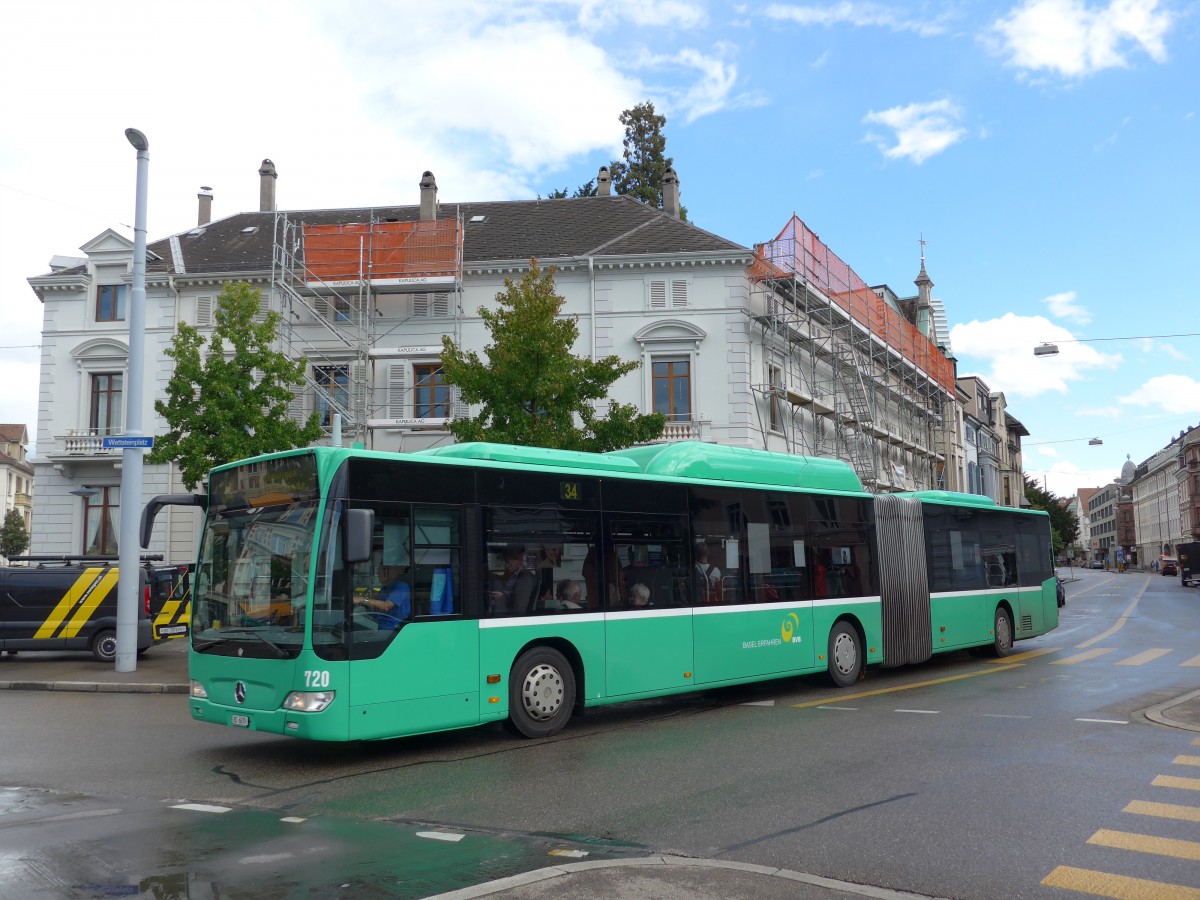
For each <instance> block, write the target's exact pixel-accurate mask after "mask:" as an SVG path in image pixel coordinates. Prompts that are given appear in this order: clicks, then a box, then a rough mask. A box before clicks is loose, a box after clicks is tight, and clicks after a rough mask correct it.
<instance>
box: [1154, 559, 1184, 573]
mask: <svg viewBox="0 0 1200 900" xmlns="http://www.w3.org/2000/svg"><path fill="white" fill-rule="evenodd" d="M1158 571H1159V573H1160V574H1162V575H1178V574H1179V560H1177V559H1175V558H1174V557H1172V556H1164V557H1163V558H1162V560H1161V561H1160V563H1159V567H1158Z"/></svg>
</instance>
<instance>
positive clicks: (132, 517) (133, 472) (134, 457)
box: [117, 128, 150, 672]
mask: <svg viewBox="0 0 1200 900" xmlns="http://www.w3.org/2000/svg"><path fill="white" fill-rule="evenodd" d="M125 137H126V138H128V139H129V143H131V144H132V145H133V146H134V148H135V149H136V150H137V194H136V205H135V208H134V215H133V288H132V290H131V291H130V297H129V374H128V376H127V381H126V384H125V435H126V437H141V434H142V382H143V380H144V376H143V370H144V358H145V350H146V187H147V182H148V174H149V170H150V142H149V141H148V140H146V136H145V135H144V134H142V133H141V132H140V131H138V130H137V129H135V128H126V129H125ZM141 509H142V448H141V447H125V448H124V449H123V450H122V451H121V519H120V543H119V546H118V548H117V549H118V557H119V558H118V565H119V567H120V571H121V576H120V580H119V581H118V582H117V671H118V672H133V671H135V670H136V669H137V625H138V606H137V605H138V601H139V600H140V599H141V598H140V597H139V596H138V594H139V593H140V590H139V588H140V587H141V578H140V577H139V575H140V573H139V571H138V570H139V563H140V560H139V555H140V553H139V550H138V519H139V518H140V513H141Z"/></svg>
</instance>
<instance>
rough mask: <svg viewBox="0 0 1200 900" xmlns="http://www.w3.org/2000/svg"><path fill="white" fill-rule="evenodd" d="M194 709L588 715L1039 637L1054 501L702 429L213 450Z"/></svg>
mask: <svg viewBox="0 0 1200 900" xmlns="http://www.w3.org/2000/svg"><path fill="white" fill-rule="evenodd" d="M168 504H183V505H199V506H203V507H204V508H205V510H206V520H205V527H204V534H203V537H202V540H201V545H200V554H199V560H198V563H197V565H196V569H195V575H194V580H193V585H192V621H191V634H190V637H189V640H190V644H191V646H190V659H189V666H190V678H191V697H190V706H191V714H192V717H193V718H194V719H197V720H199V721H203V722H212V723H215V724H218V725H225V726H233V727H239V728H247V729H252V730H256V731H264V732H270V733H275V734H283V735H294V736H296V737H302V738H309V739H313V740H324V741H348V740H364V739H380V738H391V737H397V736H401V735H413V734H421V733H427V732H433V731H440V730H444V729H451V728H463V727H467V726H471V725H478V724H480V723H484V722H491V721H501V720H503V721H505V722H506V723H507V724H508V725H509V726H510V728H511V729H512V730H513V731H515V732H517V733H518V734H521V735H524V736H527V737H546V736H549V735H552V734H555V733H556V732H557V731H559V729H561V728H562V727H563V726H564V725H565V724H566V722H567V720H568V719H569V718H570V717H571V715H572V712H573V711H574V710H577V709H581V708H583V707H588V706H598V705H601V704H606V703H616V702H619V701H623V700H634V699H640V698H646V697H660V696H663V695H666V694H676V693H683V692H685V691H695V690H701V689H704V688H711V687H719V686H722V685H734V684H741V683H745V682H751V681H760V680H764V679H768V678H782V677H789V676H795V675H803V674H811V673H818V672H827V673H828V674H829V677H830V678H831V679H832V681H833V683H834V684H835V685H838V686H842V687H845V686H849V685H851V684H854V683H855V682H856V681H857V680H858V679H859V678H860V677H862V676H863V673H864V669H865V667H866V666H868V665H874V664H878V665H882V666H901V665H908V664H912V663H919V662H922V661H924V660H927V659H928V658H929V657H930V656H931V655H932V654H934V653H940V652H943V651H950V650H963V649H967V648H984V649H987V650H989V651H990V652H993V653H995V654H998V655H1001V656H1004V655H1007V654H1009V653H1011V652H1012V647H1013V642H1014V641H1015V640H1021V639H1024V638H1030V637H1034V636H1036V635H1040V634H1044V633H1046V632H1047V631H1050V630H1051V629H1053V628H1054V627H1056V626H1057V624H1058V604H1057V601H1056V598H1055V581H1054V571H1053V569H1052V566H1051V558H1052V557H1051V543H1050V525H1049V519H1048V517H1047V516H1046V514H1045V513H1041V512H1031V511H1025V510H1017V509H1008V508H1001V507H998V506H996V504H994V503H993V502H992V501H991V500H989V499H988V498H986V497H979V496H974V495H966V494H955V493H947V492H944V491H922V492H916V493H909V494H885V495H878V496H875V495H871V494H869V493H866V492H865V491H864V490H863V488H862V484H861V483H860V482H859V480H858V478H857V477H856V476H855V474H854V472H853V470H852V469H851V468H850V467H849V466H848V465H846V464H845V463H843V462H840V461H837V460H828V459H816V458H811V457H803V456H792V455H787V454H778V453H769V452H766V451H760V450H750V449H744V448H737V447H725V446H718V445H714V444H702V443H696V442H680V443H671V444H658V445H652V446H644V447H636V448H632V449H628V450H620V451H614V452H611V453H602V454H598V453H579V452H571V451H559V450H546V449H542V448H534V447H512V446H505V445H500V444H486V443H474V444H454V445H450V446H445V447H438V448H435V449H430V450H423V451H420V452H415V453H382V452H374V451H366V450H361V449H343V448H330V447H318V448H310V449H305V450H298V451H289V452H285V453H278V454H272V455H267V456H260V457H256V458H254V459H249V460H245V461H243V462H239V463H235V464H231V465H227V466H221V467H218V468H216V469H214V470H213V471H212V474H211V476H210V478H209V490H208V494H207V495H200V494H196V495H193V494H183V495H166V496H162V497H156V498H155V499H154V500H153V501H152V502H151V503H150V504H149V505H148V506H147V508H146V510H145V512H144V514H143V519H142V543H143V544H146V543H147V542H148V539H149V535H150V531H151V529H152V528H153V524H154V517H155V514H156V513H157V511H158V510H159V509H160V508H161V507H162V506H164V505H168Z"/></svg>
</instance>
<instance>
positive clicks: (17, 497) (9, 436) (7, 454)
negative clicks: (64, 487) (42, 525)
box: [0, 424, 34, 533]
mask: <svg viewBox="0 0 1200 900" xmlns="http://www.w3.org/2000/svg"><path fill="white" fill-rule="evenodd" d="M28 446H29V429H28V428H26V427H25V426H24V425H20V424H8V425H0V524H3V523H4V521H5V520H6V519H7V518H8V515H9V513H11V512H13V511H14V510H15V511H16V513H17V515H19V516H20V517H21V521H22V522H23V523H24V524H25V531H26V533H28V532H29V530H30V526H31V524H32V520H33V478H34V471H33V466H32V465H30V463H29V460H28V458H27V456H26V453H27V450H26V448H27V447H28Z"/></svg>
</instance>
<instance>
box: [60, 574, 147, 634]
mask: <svg viewBox="0 0 1200 900" xmlns="http://www.w3.org/2000/svg"><path fill="white" fill-rule="evenodd" d="M119 575H120V573H119V572H118V570H116V569H109V570H108V572H107V573H106V574H105V576H104V577H103V578H101V579H100V583H99V584H98V585H96V586H95V587H94V588H92V592H91V593H90V594H88V595H87V597H86V599H84V601H83V602H82V603H81V604H80V605H79V609H77V610H75V615H73V616H71V621H70V622H69V623H68V624H67V627H66V628H64V629H63V633H62V636H63V637H65V638H73V637H75V636H76V635H78V634H79V629H80V628H82V627H83V626H84V625H86V624H87V621H88V619H90V618H91V617H92V613H94V612H95V611H96V607H97V606H99V605H100V601H102V600H103V599H104V598H105V597H107V596H108V594H109V592H110V591H111V590H112V589H113V585H115V584H116V583H117V578H118V577H119ZM138 599H141V598H140V597H139V598H138Z"/></svg>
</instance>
